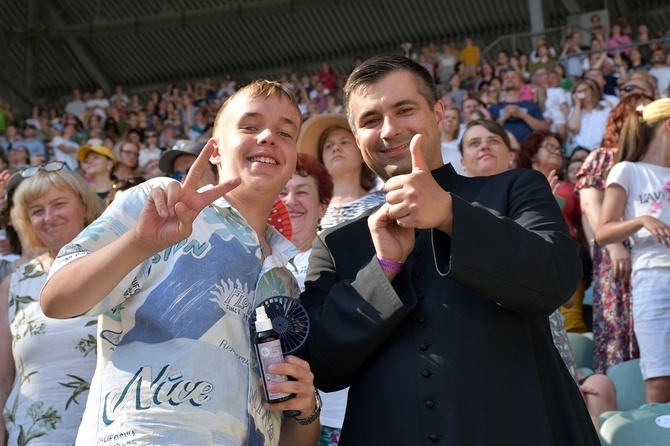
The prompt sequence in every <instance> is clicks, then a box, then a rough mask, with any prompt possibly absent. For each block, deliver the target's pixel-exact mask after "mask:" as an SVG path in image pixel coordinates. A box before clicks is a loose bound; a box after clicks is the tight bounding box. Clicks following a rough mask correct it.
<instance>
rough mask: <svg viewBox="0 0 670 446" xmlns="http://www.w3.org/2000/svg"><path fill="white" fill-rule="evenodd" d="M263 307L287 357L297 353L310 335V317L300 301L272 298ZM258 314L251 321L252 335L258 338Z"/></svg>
mask: <svg viewBox="0 0 670 446" xmlns="http://www.w3.org/2000/svg"><path fill="white" fill-rule="evenodd" d="M261 305H263V306H264V307H265V313H266V314H267V315H268V317H269V318H270V320H272V328H273V329H274V331H276V332H277V335H279V341H280V342H281V347H282V350H283V351H284V354H285V355H288V354H291V353H295V352H296V351H298V350H299V349H300V347H302V346H303V344H304V343H305V341H306V340H307V336H308V335H309V316H308V315H307V310H305V307H303V306H302V304H301V303H300V301H299V300H298V299H295V298H292V297H288V296H272V297H270V298H268V299H265V300H264V301H263V302H262V303H261ZM255 322H256V312H254V313H253V316H252V321H251V334H252V336H256V324H255Z"/></svg>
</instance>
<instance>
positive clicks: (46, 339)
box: [0, 161, 103, 446]
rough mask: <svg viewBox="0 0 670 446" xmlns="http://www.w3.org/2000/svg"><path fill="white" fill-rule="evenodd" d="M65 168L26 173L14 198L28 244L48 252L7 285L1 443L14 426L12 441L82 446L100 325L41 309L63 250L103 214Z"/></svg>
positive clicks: (2, 289) (0, 294) (2, 317)
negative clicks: (81, 431) (81, 427)
mask: <svg viewBox="0 0 670 446" xmlns="http://www.w3.org/2000/svg"><path fill="white" fill-rule="evenodd" d="M64 165H65V163H63V162H61V161H54V162H51V163H48V164H43V165H41V166H34V167H30V168H28V169H26V170H25V171H23V173H22V176H24V177H27V178H26V179H25V180H24V181H23V182H22V183H21V184H20V185H19V187H18V188H17V190H16V193H15V195H14V202H15V204H14V209H13V210H12V222H13V224H14V227H15V228H16V230H17V231H18V233H19V235H20V238H21V242H22V243H23V244H24V245H25V246H26V247H27V248H29V249H33V250H45V252H44V253H43V254H41V255H39V256H37V257H35V258H34V259H33V260H31V261H29V262H27V263H25V264H23V265H21V266H20V267H19V268H18V269H17V270H16V271H14V272H13V273H12V274H11V275H10V276H8V277H6V278H5V279H4V280H3V282H2V284H0V410H2V412H3V418H4V423H3V422H2V420H3V418H0V439H3V440H4V438H5V429H6V431H7V434H8V436H9V441H8V443H7V444H28V443H30V445H31V446H35V445H55V444H61V445H65V444H74V441H75V438H76V436H77V430H78V428H79V424H80V422H81V417H82V414H83V412H84V406H85V405H86V397H87V394H88V388H89V385H90V381H91V378H92V377H93V372H94V370H95V365H96V320H95V319H94V318H75V319H64V320H56V319H48V318H47V317H46V316H44V314H43V313H42V310H41V308H40V296H39V293H40V290H41V289H42V286H43V285H44V283H45V282H46V278H47V274H48V273H49V270H50V268H51V264H52V262H53V261H54V259H55V258H56V255H57V254H58V251H59V250H60V249H61V248H62V247H63V246H64V245H65V244H66V243H68V242H70V241H71V240H72V239H73V238H74V237H75V236H76V235H77V234H79V233H80V232H81V231H82V230H83V229H84V227H85V226H86V225H88V224H90V223H91V222H92V221H93V220H95V219H96V218H97V217H98V216H99V215H100V214H101V213H102V209H103V205H102V201H101V200H100V199H99V198H98V197H97V196H96V195H95V193H93V192H91V190H90V189H89V187H88V185H87V184H86V182H85V181H84V180H83V179H82V178H81V177H80V176H79V175H78V174H76V173H73V172H70V171H69V170H68V169H67V168H63V167H64ZM3 444H4V443H3Z"/></svg>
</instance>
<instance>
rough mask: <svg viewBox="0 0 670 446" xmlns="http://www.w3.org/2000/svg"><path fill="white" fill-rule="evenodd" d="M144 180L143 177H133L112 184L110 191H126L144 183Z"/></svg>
mask: <svg viewBox="0 0 670 446" xmlns="http://www.w3.org/2000/svg"><path fill="white" fill-rule="evenodd" d="M145 181H146V179H145V178H144V177H134V178H126V179H123V180H119V181H117V182H116V183H114V184H112V189H114V190H126V189H130V188H131V187H133V186H137V185H138V184H140V183H144V182H145Z"/></svg>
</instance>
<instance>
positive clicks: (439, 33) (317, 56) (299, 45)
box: [0, 0, 670, 104]
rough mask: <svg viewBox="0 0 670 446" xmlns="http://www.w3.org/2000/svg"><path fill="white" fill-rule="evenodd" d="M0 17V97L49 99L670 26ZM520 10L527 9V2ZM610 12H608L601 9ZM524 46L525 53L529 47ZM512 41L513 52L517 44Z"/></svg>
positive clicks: (379, 12)
mask: <svg viewBox="0 0 670 446" xmlns="http://www.w3.org/2000/svg"><path fill="white" fill-rule="evenodd" d="M2 3H3V6H4V7H3V14H1V15H0V97H2V98H3V99H5V100H14V101H15V102H23V103H25V104H34V103H41V102H49V101H54V100H55V99H56V98H60V97H63V96H67V95H69V94H70V93H71V90H72V88H75V87H79V88H81V89H82V90H83V91H93V90H95V89H96V88H98V87H103V88H104V89H105V91H106V92H107V94H111V92H112V89H113V87H114V86H115V85H123V86H124V87H125V89H126V91H130V92H147V91H150V90H153V89H159V90H161V91H162V90H164V88H165V86H166V85H167V84H169V83H180V82H184V81H186V80H191V81H197V80H199V79H203V78H205V77H212V78H213V79H215V80H217V81H218V79H220V78H221V77H222V76H223V75H224V74H225V73H231V74H233V76H234V77H235V78H237V79H240V80H242V81H244V80H248V79H251V78H255V77H261V76H263V77H277V76H278V75H279V73H281V72H282V71H286V72H291V71H298V72H310V71H316V70H318V68H319V67H320V64H321V62H324V61H327V62H329V63H330V64H331V66H332V67H333V69H334V70H335V71H336V72H347V71H348V70H350V69H351V68H352V67H353V60H354V57H355V56H360V57H363V58H365V57H369V56H370V55H373V54H378V53H382V52H399V51H400V43H401V42H404V41H410V42H413V43H414V44H415V47H418V46H419V45H423V44H425V43H427V42H431V41H433V42H436V43H438V44H439V43H442V42H446V41H449V40H454V41H456V42H459V43H460V42H462V41H463V39H464V38H465V36H472V37H473V38H474V40H475V41H476V42H478V43H479V44H480V46H482V43H488V42H492V41H494V40H495V39H496V38H498V37H500V36H503V35H509V34H518V33H528V32H530V31H531V15H532V14H533V12H534V8H539V10H540V11H541V16H542V17H543V21H544V27H545V28H547V29H549V28H554V27H562V26H564V25H565V24H566V23H567V22H568V19H569V18H570V17H574V16H575V15H577V14H580V13H586V12H588V11H595V10H603V7H604V4H608V6H609V8H610V10H609V11H610V14H612V15H619V14H623V15H624V16H625V17H627V18H629V21H633V22H634V23H635V22H640V21H645V22H646V23H647V24H648V25H649V26H650V28H651V30H652V32H653V31H654V30H656V29H657V28H661V27H663V28H665V27H667V24H668V23H670V8H668V7H667V0H614V1H611V2H605V1H604V0H600V1H594V0H559V1H554V0H468V1H461V0H114V1H111V0H86V1H84V0H4V1H3V2H2ZM529 5H530V6H529ZM612 5H614V6H615V7H616V9H617V12H616V14H614V13H612V7H613V6H612ZM526 45H528V49H530V45H529V44H526ZM517 46H518V45H517Z"/></svg>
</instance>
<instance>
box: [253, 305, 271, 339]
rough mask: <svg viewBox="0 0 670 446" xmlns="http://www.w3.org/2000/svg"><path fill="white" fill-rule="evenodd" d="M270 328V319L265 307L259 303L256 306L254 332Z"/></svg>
mask: <svg viewBox="0 0 670 446" xmlns="http://www.w3.org/2000/svg"><path fill="white" fill-rule="evenodd" d="M268 330H272V320H270V318H268V315H267V314H266V313H265V307H264V306H263V305H260V306H259V307H258V308H256V332H257V333H260V332H262V331H268Z"/></svg>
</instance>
